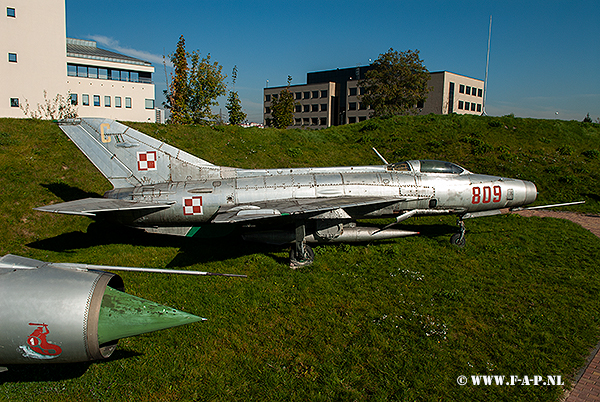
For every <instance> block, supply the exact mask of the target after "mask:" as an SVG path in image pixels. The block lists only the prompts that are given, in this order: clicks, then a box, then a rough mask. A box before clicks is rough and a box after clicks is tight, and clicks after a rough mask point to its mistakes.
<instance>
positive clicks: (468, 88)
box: [466, 87, 471, 95]
mask: <svg viewBox="0 0 600 402" xmlns="http://www.w3.org/2000/svg"><path fill="white" fill-rule="evenodd" d="M466 92H467V95H471V87H467V91H466Z"/></svg>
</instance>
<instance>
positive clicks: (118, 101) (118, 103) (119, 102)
mask: <svg viewBox="0 0 600 402" xmlns="http://www.w3.org/2000/svg"><path fill="white" fill-rule="evenodd" d="M115 107H121V97H120V96H115Z"/></svg>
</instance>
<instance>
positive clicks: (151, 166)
mask: <svg viewBox="0 0 600 402" xmlns="http://www.w3.org/2000/svg"><path fill="white" fill-rule="evenodd" d="M137 164H138V170H139V171H146V170H156V151H148V152H138V153H137Z"/></svg>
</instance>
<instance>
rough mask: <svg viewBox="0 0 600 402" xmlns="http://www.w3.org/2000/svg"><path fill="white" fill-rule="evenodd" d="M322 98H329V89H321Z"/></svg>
mask: <svg viewBox="0 0 600 402" xmlns="http://www.w3.org/2000/svg"><path fill="white" fill-rule="evenodd" d="M321 98H327V90H326V89H324V90H322V91H321Z"/></svg>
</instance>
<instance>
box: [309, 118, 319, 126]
mask: <svg viewBox="0 0 600 402" xmlns="http://www.w3.org/2000/svg"><path fill="white" fill-rule="evenodd" d="M311 124H312V125H313V126H318V125H319V118H318V117H313V118H312V119H311Z"/></svg>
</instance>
